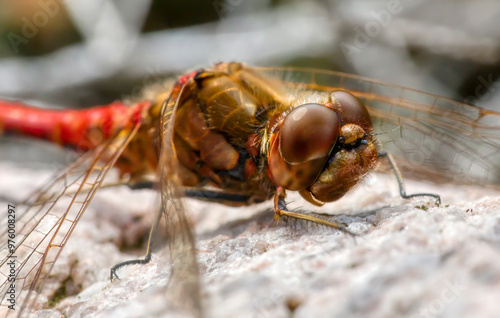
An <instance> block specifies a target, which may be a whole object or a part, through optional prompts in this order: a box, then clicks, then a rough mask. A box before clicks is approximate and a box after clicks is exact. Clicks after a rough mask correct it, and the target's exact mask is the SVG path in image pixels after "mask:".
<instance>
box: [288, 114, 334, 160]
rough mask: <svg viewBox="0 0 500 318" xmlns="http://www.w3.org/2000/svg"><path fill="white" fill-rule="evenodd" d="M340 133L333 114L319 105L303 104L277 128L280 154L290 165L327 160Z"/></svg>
mask: <svg viewBox="0 0 500 318" xmlns="http://www.w3.org/2000/svg"><path fill="white" fill-rule="evenodd" d="M339 131H340V119H339V116H338V115H337V113H336V112H335V111H333V110H332V109H331V108H328V107H326V106H324V105H320V104H304V105H301V106H298V107H297V108H295V109H294V110H292V111H291V112H290V113H289V114H288V115H287V116H286V117H285V119H284V120H283V124H282V126H281V129H280V132H281V134H280V147H279V149H280V153H281V156H282V157H283V159H284V160H285V161H286V162H287V163H289V164H301V163H304V162H306V161H310V160H314V159H318V158H322V157H325V158H326V157H327V156H328V155H329V153H330V151H331V150H332V148H333V146H334V145H335V142H336V141H337V138H338V137H339Z"/></svg>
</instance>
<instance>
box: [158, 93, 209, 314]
mask: <svg viewBox="0 0 500 318" xmlns="http://www.w3.org/2000/svg"><path fill="white" fill-rule="evenodd" d="M189 88H190V87H189V83H188V84H186V85H183V86H182V88H181V89H180V90H179V91H176V90H175V89H174V91H173V93H172V95H171V96H170V98H169V99H168V100H167V102H166V103H165V106H164V107H163V110H162V121H161V129H162V135H161V136H162V138H161V147H162V148H161V153H160V160H159V173H160V178H161V183H160V184H161V189H160V190H161V209H162V212H163V214H164V217H165V221H166V229H167V237H168V240H169V242H168V243H169V244H168V248H169V249H170V255H171V261H172V275H171V279H170V282H169V286H168V288H167V291H166V295H167V299H168V301H169V302H170V304H171V305H173V306H175V307H176V310H179V311H182V312H183V313H184V314H188V315H189V316H192V317H201V316H202V308H201V300H200V287H199V274H198V264H197V261H196V249H195V240H194V235H193V230H192V225H191V221H190V219H189V217H188V216H187V215H186V213H185V211H186V209H185V207H184V202H183V200H182V197H183V196H184V191H183V190H182V188H181V187H180V186H179V185H180V184H181V183H180V176H179V175H178V173H179V171H180V169H178V164H179V163H178V161H177V156H176V154H175V148H174V147H173V134H174V124H175V120H176V119H175V117H176V112H177V109H178V108H179V105H180V102H181V100H182V99H183V97H184V96H185V95H187V94H189Z"/></svg>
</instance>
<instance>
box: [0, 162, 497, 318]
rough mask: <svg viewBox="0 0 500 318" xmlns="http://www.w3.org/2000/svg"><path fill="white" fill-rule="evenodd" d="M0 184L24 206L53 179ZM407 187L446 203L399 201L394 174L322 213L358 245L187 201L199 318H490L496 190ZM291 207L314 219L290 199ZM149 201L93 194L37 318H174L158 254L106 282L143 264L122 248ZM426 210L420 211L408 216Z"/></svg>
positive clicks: (147, 214)
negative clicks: (32, 191) (133, 262)
mask: <svg viewBox="0 0 500 318" xmlns="http://www.w3.org/2000/svg"><path fill="white" fill-rule="evenodd" d="M0 175H1V176H2V178H1V182H0V193H1V195H2V196H7V197H10V198H12V199H19V198H22V197H23V196H24V195H26V193H29V191H28V190H29V188H34V187H35V186H36V185H37V184H39V183H43V182H42V181H40V180H43V179H44V178H47V177H48V176H49V175H50V174H48V173H45V172H43V171H42V172H40V171H39V172H33V171H30V170H27V169H20V168H16V167H14V166H12V165H9V164H6V163H2V164H1V165H0ZM407 187H408V190H409V192H419V191H425V192H436V193H439V194H441V195H442V198H443V204H442V205H441V206H440V207H434V206H433V204H429V205H427V203H428V201H427V200H426V199H425V198H424V199H415V200H410V201H408V200H403V199H401V198H399V197H398V192H397V184H396V182H395V180H394V178H393V177H392V176H390V175H384V174H373V175H372V176H371V177H370V178H368V180H367V181H366V182H365V183H364V185H363V186H360V187H358V188H357V189H355V190H354V191H352V192H351V193H349V194H348V195H347V196H346V197H345V198H343V199H341V200H340V201H338V202H335V203H333V204H329V205H327V206H325V207H323V208H321V209H320V210H321V211H330V212H332V213H337V212H340V213H345V214H343V215H339V216H336V217H335V219H336V220H337V221H339V222H342V223H346V224H347V225H348V227H347V228H348V229H349V230H350V231H352V232H354V233H356V234H358V236H357V237H356V238H355V239H353V238H352V237H350V236H348V235H346V234H344V233H341V232H339V231H334V230H330V229H325V228H322V227H317V226H309V225H306V226H304V224H301V223H298V224H295V225H293V224H292V225H291V226H282V225H278V226H275V225H273V220H272V213H271V212H270V211H269V210H270V208H271V203H270V202H266V203H263V204H260V205H255V206H250V207H243V208H229V207H224V206H221V205H216V204H207V203H202V202H196V201H195V202H189V206H190V215H191V216H192V219H193V221H194V222H195V223H196V232H197V235H198V241H197V248H198V261H199V264H200V273H201V277H202V279H201V286H202V299H203V305H204V312H205V315H206V316H207V317H290V316H291V310H293V309H291V308H294V317H415V318H416V317H497V316H498V299H500V251H499V249H500V216H499V215H500V191H498V190H495V189H487V188H484V187H478V186H460V187H459V186H455V185H444V186H437V185H431V184H427V183H421V182H416V181H407ZM289 200H290V201H293V204H291V207H302V208H306V209H309V208H310V207H309V206H307V205H305V203H304V202H303V201H302V200H301V199H300V198H299V197H298V196H296V195H290V198H289ZM154 202H155V194H154V193H152V191H147V190H142V191H132V190H129V189H128V188H126V187H118V188H113V189H104V190H102V191H100V193H99V194H98V195H97V196H96V197H95V199H94V201H93V204H92V205H91V207H90V208H89V209H88V211H87V212H86V214H85V216H84V218H83V219H82V221H81V222H80V224H79V225H78V227H77V229H76V230H75V232H74V234H73V235H72V237H71V239H70V240H69V242H68V244H67V246H66V248H65V249H64V251H63V254H62V256H61V257H60V258H59V260H58V262H57V263H56V266H55V268H54V270H53V272H52V274H53V276H52V277H51V279H50V280H49V281H48V282H47V283H46V286H45V290H46V291H49V290H55V289H57V288H59V286H60V284H61V282H62V283H64V284H65V285H66V293H67V297H66V298H64V299H63V300H62V301H60V302H59V303H58V304H57V305H56V306H55V307H54V308H52V309H42V310H38V311H37V312H36V317H59V316H60V315H61V314H64V315H66V316H67V317H84V316H89V315H91V316H97V317H139V316H142V317H146V316H162V315H168V316H183V315H182V314H181V313H174V312H172V306H171V304H169V303H168V302H166V301H165V299H164V297H163V294H164V290H163V288H165V286H166V284H167V282H168V279H169V271H170V266H169V259H168V256H166V255H165V253H163V252H160V253H156V254H155V255H154V257H153V261H152V262H151V263H149V264H147V265H144V266H130V267H127V268H124V269H123V270H121V271H120V272H119V275H120V277H121V280H119V281H115V282H113V283H111V282H110V281H109V268H110V267H111V266H112V265H114V264H116V263H117V262H121V261H124V260H127V259H131V258H136V257H138V256H140V255H141V253H143V251H144V249H143V247H139V248H136V249H131V248H130V246H131V245H132V244H135V243H136V242H137V241H138V240H139V239H140V238H141V237H143V236H144V235H147V232H148V227H149V224H150V222H151V220H152V218H153V212H152V211H153V209H152V208H151V207H152V206H153V205H154ZM3 204H5V203H3ZM422 205H424V206H429V208H428V210H425V208H424V209H422V208H421V207H420V208H417V207H416V206H422ZM317 210H318V209H316V211H317ZM2 213H3V212H2ZM117 245H120V246H122V245H126V246H129V249H127V250H126V251H125V252H120V251H119V248H118V247H117ZM168 288H176V286H168ZM44 297H45V296H41V297H39V298H38V302H39V303H43V302H44V300H45V299H46V298H44Z"/></svg>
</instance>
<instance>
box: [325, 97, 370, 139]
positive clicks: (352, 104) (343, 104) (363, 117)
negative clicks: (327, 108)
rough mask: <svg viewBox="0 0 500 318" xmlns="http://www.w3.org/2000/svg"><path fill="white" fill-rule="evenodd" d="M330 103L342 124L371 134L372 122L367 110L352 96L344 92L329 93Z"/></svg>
mask: <svg viewBox="0 0 500 318" xmlns="http://www.w3.org/2000/svg"><path fill="white" fill-rule="evenodd" d="M331 97H332V102H333V106H334V108H335V110H336V111H337V114H338V115H339V117H340V119H341V120H342V124H343V125H345V124H356V125H359V126H361V128H363V129H364V130H365V132H366V133H368V134H370V133H371V132H372V121H371V119H370V115H369V114H368V110H367V109H366V107H365V106H364V105H363V103H362V102H361V101H360V100H359V99H357V98H356V97H355V96H354V95H352V94H351V93H349V92H346V91H335V92H332V93H331Z"/></svg>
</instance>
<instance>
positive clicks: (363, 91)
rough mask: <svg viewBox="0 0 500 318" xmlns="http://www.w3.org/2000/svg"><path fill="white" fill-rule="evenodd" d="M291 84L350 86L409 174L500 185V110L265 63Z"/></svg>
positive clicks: (346, 76) (340, 75)
mask: <svg viewBox="0 0 500 318" xmlns="http://www.w3.org/2000/svg"><path fill="white" fill-rule="evenodd" d="M261 70H262V71H264V72H266V73H269V74H273V76H275V77H276V78H283V79H285V83H286V84H287V85H288V86H290V87H302V88H303V89H311V90H317V91H331V90H334V89H345V90H349V91H350V92H352V93H353V94H354V95H356V96H357V97H358V98H359V99H361V100H362V101H363V102H364V103H365V104H366V106H367V107H368V110H369V112H370V115H371V116H372V120H373V125H374V130H375V134H377V139H378V140H379V141H380V142H381V144H382V145H383V149H384V150H386V151H388V152H390V153H391V154H393V155H394V156H395V158H396V160H397V162H398V165H399V166H400V168H401V170H402V171H403V174H404V176H405V177H410V178H411V177H413V178H424V179H428V180H431V181H454V182H458V183H478V184H484V183H490V184H500V151H499V149H500V113H498V112H494V111H489V110H486V109H482V108H480V107H476V106H472V105H467V104H464V103H460V102H457V101H453V100H450V99H447V98H444V97H440V96H436V95H432V94H428V93H425V92H420V91H417V90H412V89H409V88H405V87H402V86H397V85H392V84H387V83H383V82H379V81H375V80H371V79H367V78H363V77H359V76H355V75H350V74H344V73H338V72H331V71H321V70H313V69H299V68H282V69H279V68H262V69H261Z"/></svg>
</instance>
